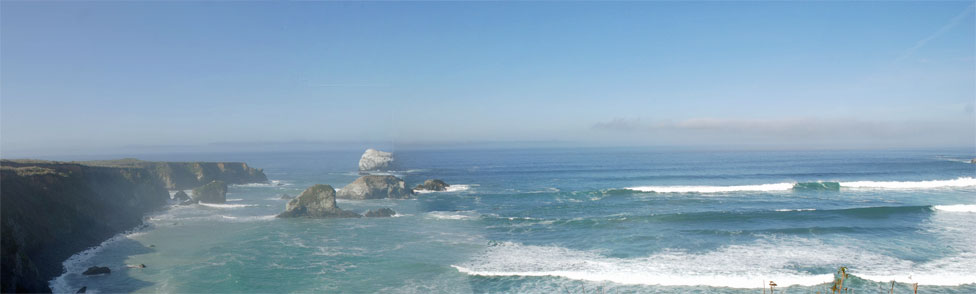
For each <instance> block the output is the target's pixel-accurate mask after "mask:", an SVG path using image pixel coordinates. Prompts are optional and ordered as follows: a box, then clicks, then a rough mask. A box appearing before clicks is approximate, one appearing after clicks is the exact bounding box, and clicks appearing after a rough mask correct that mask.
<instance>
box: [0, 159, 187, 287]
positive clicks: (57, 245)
mask: <svg viewBox="0 0 976 294" xmlns="http://www.w3.org/2000/svg"><path fill="white" fill-rule="evenodd" d="M168 199H169V193H168V192H167V191H166V189H165V188H164V185H163V183H162V182H161V181H160V179H159V178H158V177H157V176H156V175H155V174H154V173H152V172H150V171H149V170H147V169H143V168H133V167H104V166H85V165H81V164H76V163H60V162H42V161H8V160H4V161H2V162H0V217H2V220H0V221H2V223H0V225H2V240H0V241H2V270H0V279H2V283H0V284H2V285H0V291H2V292H4V293H7V292H50V289H48V285H47V282H48V281H49V280H51V279H52V278H54V277H55V276H57V275H60V274H61V272H62V270H63V268H62V265H61V263H62V262H63V261H64V260H65V259H67V258H68V257H70V256H71V255H72V254H74V253H77V252H79V251H82V250H84V249H86V248H88V247H91V246H95V245H98V244H99V243H101V242H102V241H104V240H105V239H108V238H111V237H112V236H113V235H115V234H117V233H119V232H122V231H125V230H127V229H131V228H133V227H136V226H138V225H140V224H141V223H142V218H143V215H144V214H145V213H147V212H150V211H153V210H156V209H159V208H162V207H163V206H164V205H165V204H166V203H167V200H168Z"/></svg>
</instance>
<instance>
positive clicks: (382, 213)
mask: <svg viewBox="0 0 976 294" xmlns="http://www.w3.org/2000/svg"><path fill="white" fill-rule="evenodd" d="M394 215H396V211H393V210H392V209H389V208H380V209H377V210H372V209H370V210H369V211H366V214H364V216H366V217H391V216H394Z"/></svg>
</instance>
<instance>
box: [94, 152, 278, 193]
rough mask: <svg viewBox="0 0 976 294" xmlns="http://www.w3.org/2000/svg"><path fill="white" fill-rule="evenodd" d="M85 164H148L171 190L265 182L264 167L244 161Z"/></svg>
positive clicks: (125, 160) (146, 167)
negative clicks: (219, 184)
mask: <svg viewBox="0 0 976 294" xmlns="http://www.w3.org/2000/svg"><path fill="white" fill-rule="evenodd" d="M81 163H82V164H85V165H97V166H108V167H138V168H144V169H147V170H149V171H150V172H152V173H153V174H154V175H156V176H157V177H158V178H159V179H160V180H161V181H162V182H163V183H164V184H165V185H166V188H167V189H170V190H184V189H192V188H196V187H200V186H203V185H206V184H207V183H210V182H213V181H215V180H216V181H222V182H224V183H227V184H247V183H263V182H267V181H268V177H267V176H265V175H264V171H263V170H261V169H257V168H252V167H249V166H247V163H243V162H159V161H141V160H136V159H121V160H104V161H86V162H81Z"/></svg>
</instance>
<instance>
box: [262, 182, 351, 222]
mask: <svg viewBox="0 0 976 294" xmlns="http://www.w3.org/2000/svg"><path fill="white" fill-rule="evenodd" d="M278 217H280V218H293V217H306V218H336V217H361V215H359V214H358V213H355V212H350V211H345V210H342V209H339V207H338V206H337V205H336V192H335V189H333V188H332V186H329V185H322V184H319V185H315V186H311V187H309V188H308V189H305V191H304V192H302V194H301V195H299V196H298V197H295V199H292V200H291V201H288V204H287V205H285V211H284V212H282V213H281V214H278Z"/></svg>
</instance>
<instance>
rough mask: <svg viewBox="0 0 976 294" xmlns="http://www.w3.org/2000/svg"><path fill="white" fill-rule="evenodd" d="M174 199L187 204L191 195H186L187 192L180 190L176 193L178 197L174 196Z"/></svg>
mask: <svg viewBox="0 0 976 294" xmlns="http://www.w3.org/2000/svg"><path fill="white" fill-rule="evenodd" d="M173 199H175V200H176V201H179V202H180V203H182V202H185V201H187V200H190V195H186V192H183V190H180V191H179V192H176V195H173Z"/></svg>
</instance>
